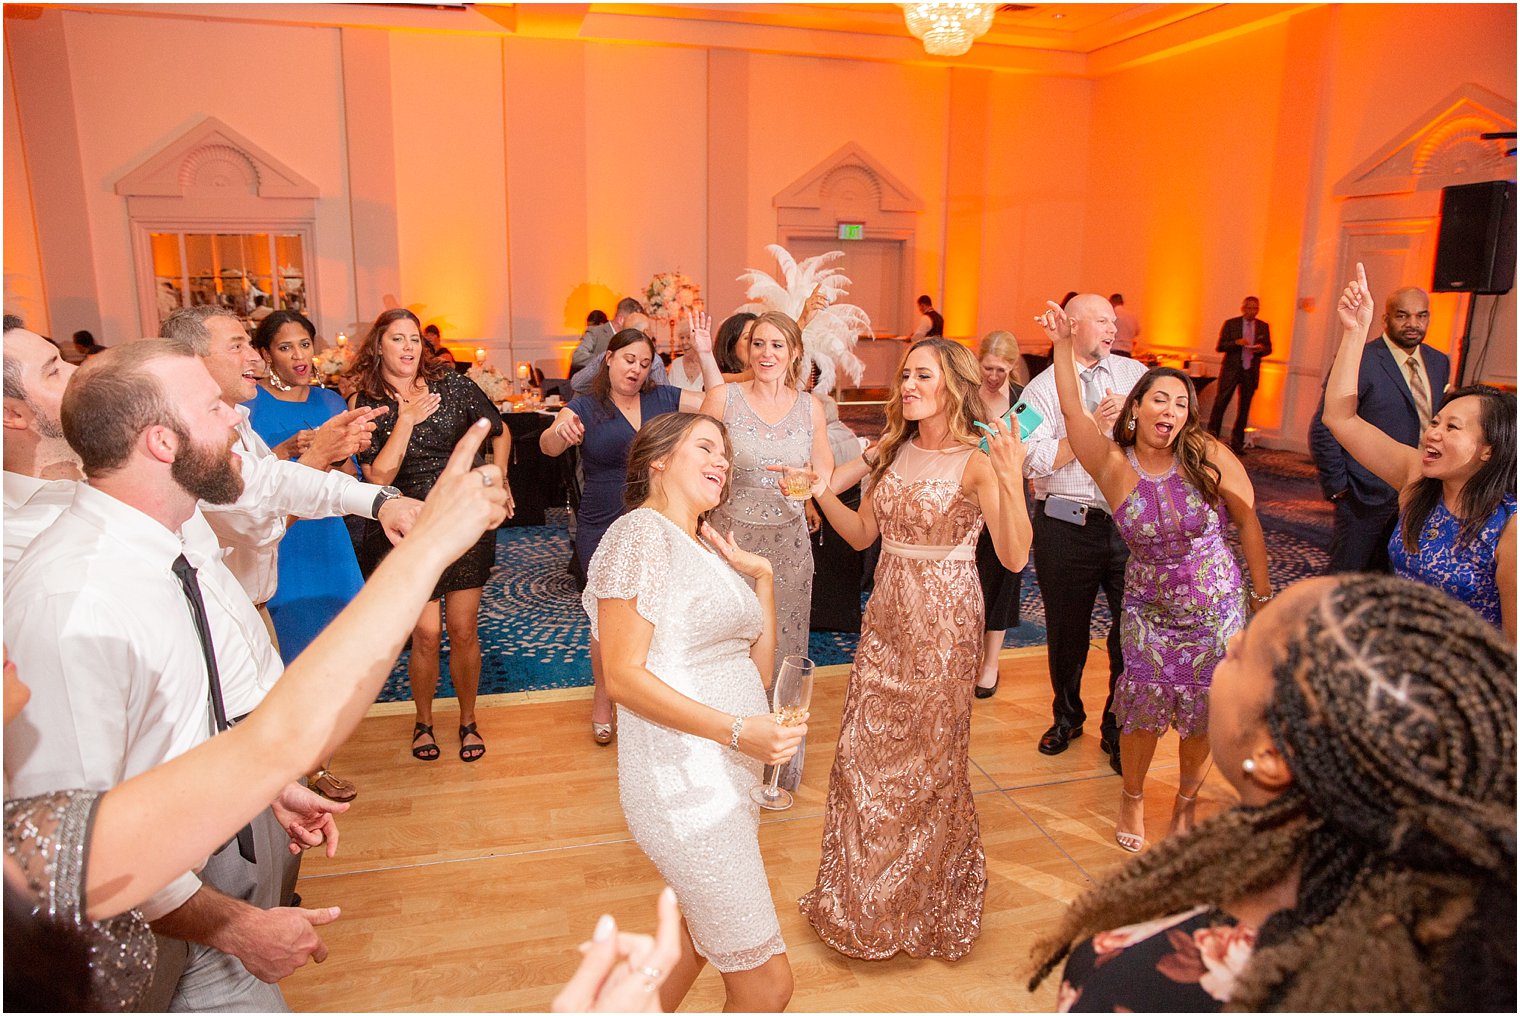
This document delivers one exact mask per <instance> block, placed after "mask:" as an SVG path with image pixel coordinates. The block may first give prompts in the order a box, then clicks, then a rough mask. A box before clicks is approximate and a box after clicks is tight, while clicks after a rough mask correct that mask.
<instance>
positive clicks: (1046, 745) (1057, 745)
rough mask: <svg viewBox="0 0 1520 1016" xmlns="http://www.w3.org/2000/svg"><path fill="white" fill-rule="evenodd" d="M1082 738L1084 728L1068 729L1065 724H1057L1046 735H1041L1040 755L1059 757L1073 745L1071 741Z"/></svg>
mask: <svg viewBox="0 0 1520 1016" xmlns="http://www.w3.org/2000/svg"><path fill="white" fill-rule="evenodd" d="M1081 736H1082V727H1081V726H1080V725H1078V726H1075V727H1068V726H1067V725H1066V724H1064V723H1056V724H1053V725H1052V726H1051V728H1050V729H1049V730H1047V731H1045V733H1043V734H1041V735H1040V754H1041V755H1059V754H1061V752H1063V751H1065V750H1066V749H1067V748H1068V747H1069V746H1070V745H1071V739H1072V738H1074V737H1081Z"/></svg>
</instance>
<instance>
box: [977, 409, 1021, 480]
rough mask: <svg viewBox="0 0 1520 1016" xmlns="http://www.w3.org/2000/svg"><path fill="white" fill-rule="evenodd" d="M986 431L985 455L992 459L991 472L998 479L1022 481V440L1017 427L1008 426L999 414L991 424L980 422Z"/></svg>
mask: <svg viewBox="0 0 1520 1016" xmlns="http://www.w3.org/2000/svg"><path fill="white" fill-rule="evenodd" d="M980 426H981V428H982V429H983V430H985V431H986V432H987V456H988V458H990V459H991V460H992V469H993V472H995V473H997V475H998V479H999V480H1007V479H1012V480H1014V481H1016V482H1018V483H1023V482H1024V442H1023V441H1021V440H1020V439H1019V428H1018V427H1017V426H1016V425H1015V426H1013V427H1010V426H1009V425H1008V424H1007V422H1005V421H1004V420H1003V418H1002V417H1001V416H1000V417H998V418H997V419H996V420H993V421H992V423H991V424H985V423H982V424H980Z"/></svg>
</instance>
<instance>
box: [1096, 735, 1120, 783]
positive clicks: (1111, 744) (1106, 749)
mask: <svg viewBox="0 0 1520 1016" xmlns="http://www.w3.org/2000/svg"><path fill="white" fill-rule="evenodd" d="M1098 747H1099V748H1102V749H1103V753H1104V754H1105V755H1107V756H1108V767H1109V768H1110V769H1112V770H1113V771H1114V772H1116V773H1118V774H1119V775H1120V776H1123V775H1124V770H1123V769H1121V768H1120V766H1119V735H1117V734H1104V735H1103V740H1102V741H1099V742H1098Z"/></svg>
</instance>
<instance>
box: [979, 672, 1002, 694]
mask: <svg viewBox="0 0 1520 1016" xmlns="http://www.w3.org/2000/svg"><path fill="white" fill-rule="evenodd" d="M1002 683H1003V675H1002V674H999V675H998V676H997V680H996V681H993V682H992V687H991V688H983V687H982V686H981V685H977V686H976V697H977V698H991V697H992V696H994V695H996V694H997V689H998V685H1000V684H1002Z"/></svg>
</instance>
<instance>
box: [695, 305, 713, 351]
mask: <svg viewBox="0 0 1520 1016" xmlns="http://www.w3.org/2000/svg"><path fill="white" fill-rule="evenodd" d="M691 345H692V348H693V349H695V350H696V351H697V352H698V353H711V352H712V348H713V342H712V318H711V317H709V316H708V314H707V312H706V311H703V310H694V311H692V312H691Z"/></svg>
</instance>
